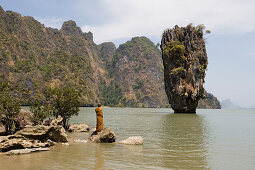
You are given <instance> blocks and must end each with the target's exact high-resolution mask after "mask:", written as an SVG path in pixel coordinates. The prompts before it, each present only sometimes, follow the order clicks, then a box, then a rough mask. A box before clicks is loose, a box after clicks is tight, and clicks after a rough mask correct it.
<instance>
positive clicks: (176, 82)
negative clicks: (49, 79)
mask: <svg viewBox="0 0 255 170" xmlns="http://www.w3.org/2000/svg"><path fill="white" fill-rule="evenodd" d="M203 31H204V27H203V26H201V25H199V26H197V27H193V26H192V25H188V26H186V27H178V26H175V27H174V28H173V29H167V30H165V31H164V33H163V35H162V40H161V46H160V47H161V50H162V59H163V64H164V80H165V91H166V94H167V97H168V100H169V103H170V104H171V107H172V109H173V110H174V112H175V113H195V112H196V108H197V105H198V101H199V100H200V99H201V98H203V97H204V88H203V83H204V78H205V70H206V69H207V64H208V62H207V54H206V49H205V42H204V39H203V34H204V32H203Z"/></svg>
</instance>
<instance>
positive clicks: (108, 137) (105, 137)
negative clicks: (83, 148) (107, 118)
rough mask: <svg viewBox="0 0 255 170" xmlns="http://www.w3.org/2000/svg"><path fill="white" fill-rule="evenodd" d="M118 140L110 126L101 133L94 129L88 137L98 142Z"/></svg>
mask: <svg viewBox="0 0 255 170" xmlns="http://www.w3.org/2000/svg"><path fill="white" fill-rule="evenodd" d="M115 140H116V135H115V134H114V132H113V131H112V130H111V128H110V127H106V128H104V129H103V130H102V131H101V132H100V133H99V134H97V133H96V131H94V132H93V133H92V134H91V136H90V137H89V138H88V141H89V142H96V143H113V142H115Z"/></svg>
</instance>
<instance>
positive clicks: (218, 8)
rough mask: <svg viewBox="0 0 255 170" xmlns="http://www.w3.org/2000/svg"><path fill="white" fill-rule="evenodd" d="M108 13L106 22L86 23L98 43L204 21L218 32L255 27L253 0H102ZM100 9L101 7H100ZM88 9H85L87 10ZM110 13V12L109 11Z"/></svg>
mask: <svg viewBox="0 0 255 170" xmlns="http://www.w3.org/2000/svg"><path fill="white" fill-rule="evenodd" d="M101 2H102V3H103V4H104V11H107V12H108V13H107V16H109V15H110V16H111V17H109V18H108V17H106V18H105V20H106V22H104V23H103V24H97V25H85V26H83V27H82V29H83V31H86V32H87V31H92V32H93V33H94V38H95V42H97V43H101V42H104V41H114V40H117V39H121V38H130V37H132V36H139V35H145V36H153V37H160V35H161V33H162V32H163V30H164V29H166V28H171V27H173V26H174V25H176V24H178V25H181V26H185V25H187V24H189V23H194V24H205V26H206V27H207V28H208V29H210V30H212V31H213V32H218V33H243V32H250V31H254V30H255V25H254V24H253V20H254V18H255V10H254V6H255V1H253V0H242V1H239V0H102V1H101ZM98 10H100V9H98ZM85 12H86V11H85ZM109 13H110V14H109Z"/></svg>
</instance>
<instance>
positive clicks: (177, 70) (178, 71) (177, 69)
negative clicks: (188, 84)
mask: <svg viewBox="0 0 255 170" xmlns="http://www.w3.org/2000/svg"><path fill="white" fill-rule="evenodd" d="M181 71H186V70H185V69H184V68H183V67H178V68H173V69H172V70H171V72H170V74H171V75H175V74H178V73H180V72H181Z"/></svg>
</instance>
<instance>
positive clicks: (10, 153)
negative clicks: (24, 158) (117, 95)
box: [5, 148, 50, 155]
mask: <svg viewBox="0 0 255 170" xmlns="http://www.w3.org/2000/svg"><path fill="white" fill-rule="evenodd" d="M49 150H50V149H49V148H33V149H27V148H26V149H16V150H11V151H8V152H5V154H6V155H20V154H27V153H31V152H40V151H49Z"/></svg>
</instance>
